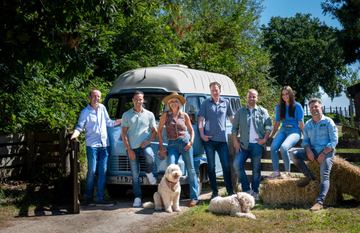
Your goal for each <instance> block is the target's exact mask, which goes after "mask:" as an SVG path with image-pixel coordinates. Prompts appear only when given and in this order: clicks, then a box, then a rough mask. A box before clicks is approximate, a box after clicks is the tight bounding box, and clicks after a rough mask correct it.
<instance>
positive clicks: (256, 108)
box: [246, 104, 258, 111]
mask: <svg viewBox="0 0 360 233" xmlns="http://www.w3.org/2000/svg"><path fill="white" fill-rule="evenodd" d="M246 109H247V110H249V111H250V109H251V108H249V106H248V105H246ZM253 109H255V110H258V106H257V105H256V104H255V108H253Z"/></svg>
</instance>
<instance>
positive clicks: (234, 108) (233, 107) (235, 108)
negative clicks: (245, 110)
mask: <svg viewBox="0 0 360 233" xmlns="http://www.w3.org/2000/svg"><path fill="white" fill-rule="evenodd" d="M231 107H232V109H233V111H234V112H236V110H237V107H236V104H235V99H233V98H231Z"/></svg>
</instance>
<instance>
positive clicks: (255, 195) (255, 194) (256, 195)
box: [251, 192, 259, 200]
mask: <svg viewBox="0 0 360 233" xmlns="http://www.w3.org/2000/svg"><path fill="white" fill-rule="evenodd" d="M251 196H253V197H254V199H255V200H259V196H258V193H256V192H253V194H252V195H251Z"/></svg>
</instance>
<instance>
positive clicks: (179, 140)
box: [158, 92, 198, 207]
mask: <svg viewBox="0 0 360 233" xmlns="http://www.w3.org/2000/svg"><path fill="white" fill-rule="evenodd" d="M163 102H164V104H166V105H167V107H168V111H167V112H164V113H163V114H162V116H161V118H160V123H159V128H158V138H159V146H160V147H159V154H160V156H165V155H166V152H167V154H168V165H170V164H177V163H178V160H179V156H180V154H182V158H183V160H184V162H185V166H186V170H187V173H188V174H189V175H188V177H189V185H190V199H191V202H190V207H192V206H195V205H196V204H197V202H198V184H197V176H196V172H195V169H194V160H193V148H192V145H193V143H194V137H195V134H194V129H193V127H192V125H191V121H190V117H189V116H188V114H186V113H184V112H183V111H182V107H183V105H184V104H185V102H186V100H185V98H184V97H182V96H181V95H179V94H178V93H177V92H173V93H171V94H170V95H169V96H167V97H165V98H164V100H163ZM164 125H166V133H167V139H168V147H167V149H166V148H165V147H164V145H163V140H162V130H163V128H164ZM187 130H188V131H189V133H190V135H189V134H188V132H187Z"/></svg>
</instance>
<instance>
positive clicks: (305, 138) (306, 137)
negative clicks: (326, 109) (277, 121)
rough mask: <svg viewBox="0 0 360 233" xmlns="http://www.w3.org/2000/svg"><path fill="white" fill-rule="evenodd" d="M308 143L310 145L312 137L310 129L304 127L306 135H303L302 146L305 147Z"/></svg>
mask: <svg viewBox="0 0 360 233" xmlns="http://www.w3.org/2000/svg"><path fill="white" fill-rule="evenodd" d="M306 145H309V146H310V138H309V135H308V130H307V129H306V128H304V135H303V140H302V143H301V146H302V147H304V146H306Z"/></svg>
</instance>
